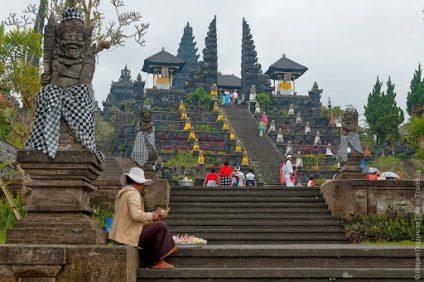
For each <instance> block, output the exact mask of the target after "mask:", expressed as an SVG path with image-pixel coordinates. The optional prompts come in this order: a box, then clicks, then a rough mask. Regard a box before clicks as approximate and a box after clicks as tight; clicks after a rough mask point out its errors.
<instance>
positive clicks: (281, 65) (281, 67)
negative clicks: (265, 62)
mask: <svg viewBox="0 0 424 282" xmlns="http://www.w3.org/2000/svg"><path fill="white" fill-rule="evenodd" d="M307 70H308V68H307V67H305V66H302V65H301V64H298V63H296V62H295V61H292V60H290V59H288V58H287V57H286V55H285V54H283V57H282V58H281V59H279V60H278V61H276V62H275V63H274V64H272V65H271V66H270V67H269V69H268V70H267V71H266V72H265V74H267V75H268V76H269V78H271V79H277V78H278V76H277V75H278V74H284V73H291V74H292V79H293V80H294V79H297V78H299V77H300V76H301V75H302V74H304V73H305V72H306V71H307Z"/></svg>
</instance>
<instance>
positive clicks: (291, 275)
mask: <svg viewBox="0 0 424 282" xmlns="http://www.w3.org/2000/svg"><path fill="white" fill-rule="evenodd" d="M186 247H187V246H181V247H179V249H178V251H177V252H176V253H175V254H173V255H172V256H171V257H169V258H168V259H167V260H168V262H170V263H172V264H174V265H176V267H177V268H175V269H145V268H140V269H139V270H138V273H137V277H138V280H137V281H339V280H340V281H341V280H342V281H356V282H359V281H413V280H414V276H415V272H414V267H415V263H414V252H413V249H412V248H411V247H381V246H365V245H339V244H322V245H315V244H304V245H296V244H292V245H206V246H204V247H203V248H195V249H187V248H186Z"/></svg>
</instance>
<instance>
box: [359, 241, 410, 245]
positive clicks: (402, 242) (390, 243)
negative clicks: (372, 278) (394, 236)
mask: <svg viewBox="0 0 424 282" xmlns="http://www.w3.org/2000/svg"><path fill="white" fill-rule="evenodd" d="M360 244H361V245H382V246H386V245H389V246H390V245H391V246H415V244H416V243H415V242H413V241H408V240H403V241H399V242H370V241H363V242H361V243H360Z"/></svg>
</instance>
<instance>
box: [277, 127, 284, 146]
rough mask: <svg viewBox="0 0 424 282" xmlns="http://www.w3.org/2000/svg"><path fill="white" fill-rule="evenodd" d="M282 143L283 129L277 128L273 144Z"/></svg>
mask: <svg viewBox="0 0 424 282" xmlns="http://www.w3.org/2000/svg"><path fill="white" fill-rule="evenodd" d="M282 143H284V134H283V129H282V128H279V129H278V133H277V140H276V141H275V144H282Z"/></svg>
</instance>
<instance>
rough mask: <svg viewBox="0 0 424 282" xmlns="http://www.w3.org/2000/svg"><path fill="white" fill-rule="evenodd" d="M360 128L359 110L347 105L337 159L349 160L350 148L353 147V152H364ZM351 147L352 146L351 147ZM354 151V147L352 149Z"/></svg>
mask: <svg viewBox="0 0 424 282" xmlns="http://www.w3.org/2000/svg"><path fill="white" fill-rule="evenodd" d="M357 128H358V112H357V111H356V109H355V108H354V107H352V106H350V107H347V108H346V110H345V111H344V113H343V118H342V130H341V136H340V145H339V149H338V150H337V161H338V162H340V163H343V162H347V160H348V148H349V147H352V148H353V152H352V153H353V154H358V153H361V154H363V153H364V152H363V150H362V146H361V140H359V135H358V133H357ZM349 149H350V148H349ZM350 150H351V151H352V149H350Z"/></svg>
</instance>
